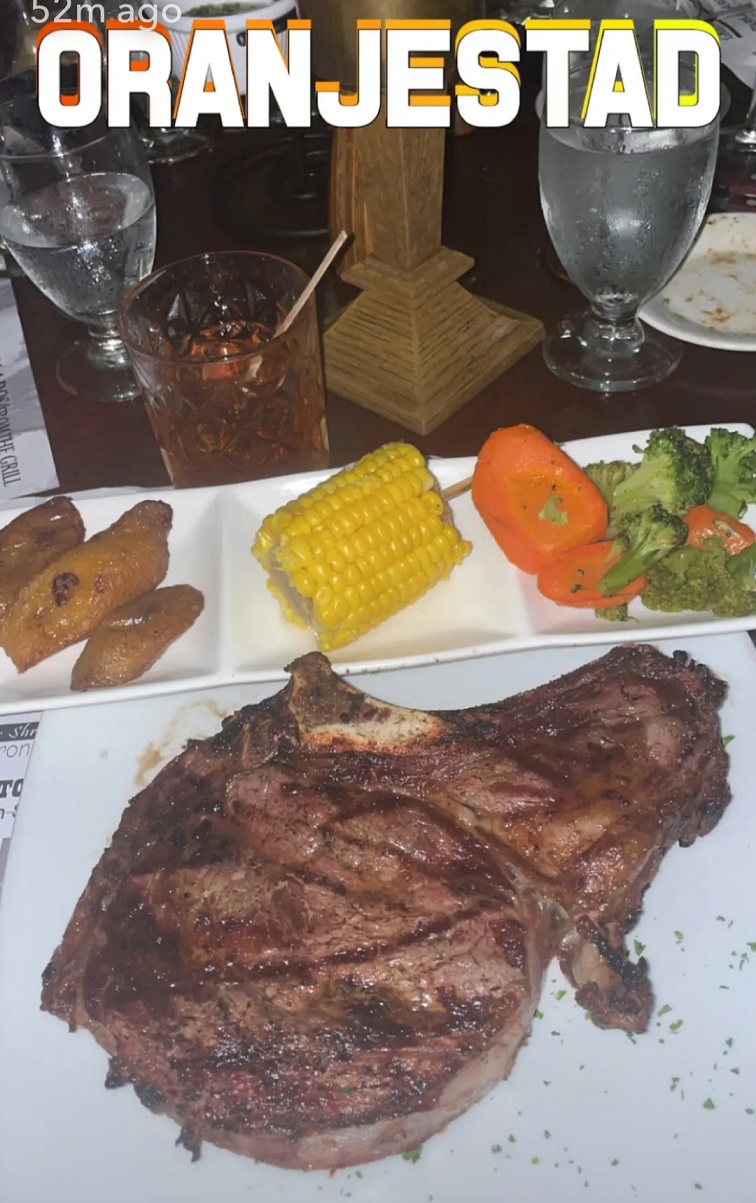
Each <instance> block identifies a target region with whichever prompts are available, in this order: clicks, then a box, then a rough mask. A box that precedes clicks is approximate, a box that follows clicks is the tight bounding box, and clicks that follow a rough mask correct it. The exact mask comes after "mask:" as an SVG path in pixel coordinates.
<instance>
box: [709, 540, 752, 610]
mask: <svg viewBox="0 0 756 1203" xmlns="http://www.w3.org/2000/svg"><path fill="white" fill-rule="evenodd" d="M707 547H708V543H707ZM725 567H726V568H727V571H728V572H729V574H730V576H731V577H732V579H733V580H734V581H735V583H736V585H737V586H738V587H739V588H740V589H742V590H743V591H744V592H745V593H753V594H754V597H755V598H756V543H752V544H751V546H750V547H746V548H745V550H744V551H739V552H738V553H737V555H734V556H728V557H727V559H726V561H725Z"/></svg>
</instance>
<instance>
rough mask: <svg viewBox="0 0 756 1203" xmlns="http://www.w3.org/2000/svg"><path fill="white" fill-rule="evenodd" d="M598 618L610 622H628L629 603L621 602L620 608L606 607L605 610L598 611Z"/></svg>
mask: <svg viewBox="0 0 756 1203" xmlns="http://www.w3.org/2000/svg"><path fill="white" fill-rule="evenodd" d="M596 617H597V618H605V619H606V620H607V621H608V622H628V621H629V619H630V615H629V614H628V610H627V602H621V603H620V605H618V606H606V608H605V609H603V610H596Z"/></svg>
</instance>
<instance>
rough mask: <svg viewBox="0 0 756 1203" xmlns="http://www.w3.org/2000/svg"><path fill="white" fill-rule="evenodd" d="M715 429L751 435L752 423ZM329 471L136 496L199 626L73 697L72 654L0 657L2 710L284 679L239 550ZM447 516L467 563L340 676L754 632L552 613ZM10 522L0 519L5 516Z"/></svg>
mask: <svg viewBox="0 0 756 1203" xmlns="http://www.w3.org/2000/svg"><path fill="white" fill-rule="evenodd" d="M723 425H725V424H723ZM726 425H727V427H728V429H731V430H739V431H741V432H742V433H744V434H749V435H750V434H752V433H753V430H752V428H751V427H750V426H743V425H734V424H726ZM688 429H689V432H690V433H691V434H692V435H693V437H694V438H698V439H699V440H703V439H704V438H705V437H706V434H707V433H708V431H709V429H710V427H708V426H698V427H690V428H688ZM648 433H649V432H648V431H640V432H636V433H631V434H619V435H608V436H604V437H601V438H594V439H582V440H580V441H577V442H572V443H566V444H565V450H566V451H567V452H568V453H569V454H570V455H571V456H573V458H574V459H575V460H576V461H577V462H578V463H579V464H581V465H585V464H589V463H591V462H594V461H596V460H601V459H604V460H611V459H624V460H637V459H638V458H639V456H638V454H637V453H636V452H635V451H634V450H633V448H634V447H635V446H638V445H640V446H643V445H645V442H646V439H647V438H648ZM474 466H475V461H474V459H473V458H471V457H468V458H461V459H434V460H432V461H431V467H432V469H433V472H434V473H435V474H436V476H437V479H438V480H439V482H440V484H441V486H442V488H447V487H448V486H449V485H452V484H455V483H457V482H458V481H461V480H464V479H466V478H467V477H469V476H470V475H471V473H472V471H473V468H474ZM328 475H329V474H328V473H327V472H320V473H313V474H307V475H298V476H283V477H277V478H275V479H273V480H263V481H254V482H252V483H250V484H243V485H233V486H229V487H226V488H213V489H188V490H180V491H175V490H164V491H161V492H153V493H143V494H141V498H142V499H144V498H150V497H151V498H155V499H159V500H163V501H167V502H168V504H169V505H171V506H172V507H173V515H174V520H173V530H172V532H171V537H170V551H171V562H170V567H169V570H168V576H167V578H166V582H165V583H166V584H168V585H172V584H180V583H185V584H189V585H194V586H195V587H196V588H197V589H201V590H202V592H203V593H204V595H205V610H204V613H203V614H202V616H201V617H200V619H199V621H198V622H197V623H196V624H195V625H194V627H192V629H191V630H190V631H189V632H188V633H187V634H186V635H184V636H183V637H182V638H181V639H179V640H178V641H177V642H176V643H175V644H174V645H173V646H172V647H171V648H169V650H168V652H167V653H166V654H165V655H164V656H163V657H162V659H160V660H159V661H158V662H157V664H156V665H155V666H154V667H153V668H152V669H150V671H149V672H148V673H146V674H145V675H144V676H143V677H142V678H140V679H139V680H138V681H135V682H134V683H133V684H131V685H125V686H121V687H120V688H118V689H117V690H92V691H91V692H87V693H72V692H71V689H70V679H71V669H72V668H73V665H74V663H75V662H76V659H77V658H78V656H79V654H80V651H81V645H79V646H77V647H73V648H68V649H67V650H66V651H63V652H59V653H58V654H57V655H55V656H52V657H50V659H49V660H45V661H43V662H42V663H41V664H38V665H37V666H36V667H34V668H32V669H30V670H29V671H28V672H26V673H23V674H18V673H17V672H16V670H15V668H14V667H13V665H12V663H11V661H10V660H9V658H8V657H7V656H6V655H5V653H4V652H2V651H0V714H13V713H16V712H18V711H21V710H24V711H34V710H49V709H53V708H56V707H60V706H85V705H91V704H93V703H96V702H113V701H116V700H118V699H119V698H127V697H131V698H144V697H149V696H152V695H154V694H170V693H179V692H186V691H187V690H194V689H201V688H203V687H207V686H211V685H223V684H232V683H235V682H238V683H241V682H250V683H251V682H261V681H276V680H283V679H284V677H285V675H286V674H285V667H286V665H287V664H290V663H291V661H292V660H294V659H296V657H297V656H300V655H303V654H304V653H306V652H309V651H312V650H313V649H314V647H315V641H314V638H313V636H312V635H311V634H310V633H309V632H308V631H302V630H299V629H298V628H297V627H295V626H292V625H291V624H290V623H288V622H286V621H285V619H284V618H283V616H282V614H281V612H280V609H279V607H278V603H277V602H276V601H275V599H274V598H273V597H272V596H271V594H270V593H269V592H268V589H267V585H266V576H265V573H264V572H263V570H262V568H261V567H260V565H259V564H258V563H257V561H256V560H255V559H254V558H253V557H252V555H251V554H250V548H251V545H252V542H253V540H254V537H255V534H256V532H257V530H258V528H259V526H260V524H261V523H262V521H263V519H264V518H265V517H266V515H267V514H269V513H271V512H272V511H273V510H275V509H276V508H277V507H278V506H279V505H283V504H284V503H285V502H287V501H289V500H291V499H292V498H295V497H298V496H299V495H300V494H301V493H302V492H304V491H305V490H306V489H308V488H311V487H312V486H313V485H314V484H315V483H316V482H318V481H319V480H323V479H324V478H325V477H326V476H328ZM137 500H139V498H136V497H124V496H122V495H121V496H117V497H98V498H94V499H89V500H88V499H84V500H82V501H80V502H77V504H78V505H79V508H80V511H81V514H82V517H83V519H84V522H85V525H86V529H87V533H88V534H94V533H95V531H98V530H102V529H104V528H105V527H107V526H109V525H110V523H111V522H114V521H115V520H116V518H118V517H119V516H120V515H121V514H122V513H124V512H125V511H126V510H127V509H129V508H130V506H131V505H133V504H135V503H136V501H137ZM25 508H28V507H25ZM452 510H453V512H454V518H455V521H456V524H457V526H458V528H459V530H460V532H461V533H462V535H464V537H465V538H467V539H469V540H470V541H471V542H472V544H473V551H472V553H471V555H470V556H468V558H467V559H466V560H465V561H464V563H463V564H462V565H461V566H460V567H459V568H456V569H455V570H454V572H453V573H452V575H451V577H450V578H449V580H447V581H442V582H441V583H440V584H439V585H437V586H436V587H435V588H434V589H432V590H430V592H429V593H427V594H426V595H425V597H423V598H421V599H420V600H419V601H418V602H416V603H415V604H414V605H412V606H410V607H408V608H407V609H406V610H403V611H402V612H401V613H400V614H396V615H395V616H394V617H393V618H390V619H389V620H388V621H387V622H385V623H383V624H381V626H379V627H377V628H376V629H375V630H374V631H370V632H369V633H368V634H367V635H365V636H363V638H362V639H360V640H359V641H358V642H356V643H354V644H351V645H350V646H349V647H346V648H342V649H341V650H339V651H338V652H335V653H333V655H332V656H331V660H332V662H333V664H334V667H335V668H336V670H337V672H340V673H344V674H353V673H360V672H377V671H385V670H387V669H390V668H396V667H413V666H417V665H423V664H433V663H437V662H438V663H442V662H447V661H453V660H461V659H472V658H477V657H480V656H490V655H494V654H496V653H498V652H509V651H517V650H520V649H526V648H534V647H559V646H575V645H583V644H585V645H591V644H598V643H607V642H611V643H620V642H629V641H632V640H635V639H637V638H638V637H639V636H643V637H644V638H662V637H664V636H665V635H668V636H674V637H677V636H688V635H703V634H705V633H707V632H712V631H720V632H726V631H730V632H732V631H743V630H748V629H749V628H750V627H753V626H756V618H736V619H715V618H713V617H712V616H711V615H710V614H705V613H699V614H658V613H651V612H650V611H648V610H645V609H644V608H643V606H642V605H641V604H640V602H636V603H634V604H633V606H632V608H631V613H632V615H633V618H634V620H635V621H633V622H630V623H623V624H620V623H613V622H608V621H607V620H606V619H600V618H596V617H595V615H594V612H593V610H577V609H569V608H567V607H563V606H557V605H555V604H554V603H553V602H550V601H548V600H547V599H546V598H544V597H543V596H542V595H541V594H540V593H539V592H538V589H537V587H536V582H535V578H534V577H530V576H526V575H525V574H524V573H521V572H519V571H518V570H517V569H516V568H514V567H513V566H512V565H511V564H510V563H509V561H508V560H507V559H506V557H505V556H504V555H503V553H502V552H501V551H500V550H499V548H498V547H497V545H496V543H495V542H494V540H493V538H492V536H491V535H490V534H489V532H488V530H487V529H486V527H485V525H484V524H483V522H482V520H481V519H480V517H479V516H478V514H477V512H476V511H475V508H474V507H473V504H472V499H471V497H470V495H469V493H468V494H467V495H465V496H462V497H460V498H458V499H457V500H455V501H454V502H453V503H452ZM13 516H14V514H13V513H8V514H7V515H4V516H3V517H4V518H6V517H7V519H8V520H10V519H11V518H12V517H13ZM746 521H749V522H750V523H751V524H752V525H756V506H754V507H751V511H750V512H749V513H748V515H747V516H746ZM3 525H4V523H3Z"/></svg>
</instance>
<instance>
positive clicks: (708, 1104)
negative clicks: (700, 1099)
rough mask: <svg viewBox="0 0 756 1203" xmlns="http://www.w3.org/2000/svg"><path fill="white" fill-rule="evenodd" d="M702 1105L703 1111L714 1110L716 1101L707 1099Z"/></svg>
mask: <svg viewBox="0 0 756 1203" xmlns="http://www.w3.org/2000/svg"><path fill="white" fill-rule="evenodd" d="M703 1106H704V1111H715V1110H716V1103H714V1102H712V1100H711V1099H707V1100H706V1102H705V1103H704V1105H703Z"/></svg>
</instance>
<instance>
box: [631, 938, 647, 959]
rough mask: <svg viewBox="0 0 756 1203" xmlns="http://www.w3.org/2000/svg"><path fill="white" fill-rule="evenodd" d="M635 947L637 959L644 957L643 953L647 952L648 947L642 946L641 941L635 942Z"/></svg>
mask: <svg viewBox="0 0 756 1203" xmlns="http://www.w3.org/2000/svg"><path fill="white" fill-rule="evenodd" d="M633 947H634V948H635V955H636V957H642V956H643V953H644V952H645V951H646V945H645V944H641V942H640V940H634V941H633Z"/></svg>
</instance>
